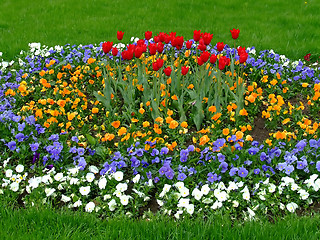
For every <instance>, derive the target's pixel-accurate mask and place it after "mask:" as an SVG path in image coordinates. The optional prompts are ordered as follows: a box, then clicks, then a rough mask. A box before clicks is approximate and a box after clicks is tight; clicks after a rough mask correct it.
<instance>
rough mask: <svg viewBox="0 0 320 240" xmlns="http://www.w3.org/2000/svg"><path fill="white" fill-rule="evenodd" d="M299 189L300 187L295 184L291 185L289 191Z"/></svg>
mask: <svg viewBox="0 0 320 240" xmlns="http://www.w3.org/2000/svg"><path fill="white" fill-rule="evenodd" d="M299 189H300V187H299V186H298V185H297V184H296V183H293V184H291V190H292V191H297V190H299Z"/></svg>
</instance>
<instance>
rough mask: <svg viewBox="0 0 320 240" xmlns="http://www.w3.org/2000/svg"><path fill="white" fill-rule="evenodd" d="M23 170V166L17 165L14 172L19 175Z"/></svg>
mask: <svg viewBox="0 0 320 240" xmlns="http://www.w3.org/2000/svg"><path fill="white" fill-rule="evenodd" d="M23 170H24V166H23V165H21V164H19V165H17V166H16V172H17V173H21V172H23Z"/></svg>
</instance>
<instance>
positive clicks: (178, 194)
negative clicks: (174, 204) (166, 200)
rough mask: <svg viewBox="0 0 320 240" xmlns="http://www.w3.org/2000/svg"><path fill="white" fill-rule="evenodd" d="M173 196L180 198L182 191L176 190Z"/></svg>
mask: <svg viewBox="0 0 320 240" xmlns="http://www.w3.org/2000/svg"><path fill="white" fill-rule="evenodd" d="M172 196H173V198H175V199H179V198H180V197H181V193H178V192H174V193H173V194H172Z"/></svg>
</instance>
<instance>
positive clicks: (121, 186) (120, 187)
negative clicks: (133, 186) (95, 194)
mask: <svg viewBox="0 0 320 240" xmlns="http://www.w3.org/2000/svg"><path fill="white" fill-rule="evenodd" d="M116 189H117V190H118V191H120V192H125V191H126V190H127V189H128V184H126V183H119V184H118V185H117V186H116Z"/></svg>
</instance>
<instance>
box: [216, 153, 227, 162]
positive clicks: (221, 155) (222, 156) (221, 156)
mask: <svg viewBox="0 0 320 240" xmlns="http://www.w3.org/2000/svg"><path fill="white" fill-rule="evenodd" d="M217 157H218V160H219V162H223V161H224V160H225V159H226V157H225V156H224V155H223V154H222V153H218V154H217Z"/></svg>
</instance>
